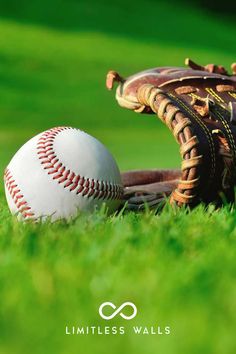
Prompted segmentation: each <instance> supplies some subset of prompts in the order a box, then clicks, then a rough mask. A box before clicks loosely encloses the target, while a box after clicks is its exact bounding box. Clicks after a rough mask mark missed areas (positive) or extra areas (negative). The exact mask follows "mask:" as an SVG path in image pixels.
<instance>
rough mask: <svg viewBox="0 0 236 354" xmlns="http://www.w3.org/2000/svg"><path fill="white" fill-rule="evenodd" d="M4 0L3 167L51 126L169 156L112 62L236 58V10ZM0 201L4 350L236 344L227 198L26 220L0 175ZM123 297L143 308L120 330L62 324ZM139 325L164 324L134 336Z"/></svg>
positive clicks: (137, 159)
mask: <svg viewBox="0 0 236 354" xmlns="http://www.w3.org/2000/svg"><path fill="white" fill-rule="evenodd" d="M150 9H152V11H150ZM0 10H1V11H0V14H1V16H2V17H1V20H0V33H1V36H0V121H1V131H0V170H1V173H3V169H4V167H5V166H6V164H7V163H8V161H9V159H10V158H11V156H12V155H13V154H14V152H15V151H16V150H17V149H18V148H19V147H20V145H21V144H22V143H23V142H25V141H26V140H27V139H29V138H30V137H31V136H32V135H34V134H36V133H38V132H40V131H42V130H45V129H47V128H50V127H53V126H57V125H71V126H75V127H79V128H82V129H84V130H86V131H87V132H88V133H90V134H92V135H94V136H96V137H97V138H98V139H100V140H101V141H102V142H103V143H104V144H105V145H106V146H107V147H108V148H109V150H110V151H111V152H112V153H113V154H114V156H115V157H116V159H117V161H118V164H119V166H120V168H121V169H122V170H125V169H130V168H143V167H147V168H148V167H149V168H152V167H161V168H169V167H177V166H178V164H179V156H178V149H177V146H176V145H175V142H174V140H173V139H172V137H171V136H170V134H169V132H168V130H167V129H166V128H165V127H164V126H162V124H161V123H160V122H158V121H157V120H156V119H155V117H147V116H141V115H138V114H135V113H133V112H128V111H126V110H122V109H121V108H119V107H118V106H117V105H116V103H115V100H114V93H110V92H107V91H106V90H105V87H104V79H105V75H106V72H107V71H108V70H109V69H115V70H118V71H119V72H120V73H121V74H122V75H128V74H132V73H134V72H136V71H138V70H143V69H145V68H147V67H154V66H161V65H182V64H183V60H184V58H185V57H187V56H189V57H191V58H193V59H195V60H196V61H198V62H200V63H204V64H206V63H208V62H217V63H218V64H224V65H225V66H226V67H227V68H229V66H230V63H231V62H233V61H235V60H236V58H235V34H236V28H235V24H234V23H233V22H229V23H227V21H226V19H225V20H224V18H223V19H222V18H221V19H220V20H219V18H217V17H215V18H214V17H212V15H211V14H209V13H208V14H207V13H203V12H202V11H200V10H199V9H197V8H196V9H193V8H187V9H184V8H181V7H180V8H178V7H177V3H176V2H175V7H174V4H169V5H166V4H164V3H160V2H154V1H147V2H145V5H144V4H139V3H138V2H136V5H135V6H134V5H133V4H132V3H129V4H126V3H125V2H123V1H121V2H119V6H118V5H115V3H114V4H113V5H112V4H111V3H110V2H108V1H105V0H103V1H101V2H100V1H99V2H97V3H96V2H95V1H94V2H91V3H90V4H88V3H87V2H86V1H81V2H76V1H69V2H67V1H62V0H61V1H59V2H56V1H51V7H50V6H48V2H46V1H40V2H39V1H37V0H35V1H31V2H29V1H27V0H24V1H22V5H21V8H19V6H18V3H17V2H16V3H15V6H14V2H11V5H10V3H9V2H4V1H3V2H1V5H0ZM159 14H161V16H160V15H159ZM0 208H1V212H0V289H1V290H0V304H1V306H0V353H1V354H2V353H3V354H10V353H32V352H34V353H35V354H38V353H44V354H47V353H50V354H52V353H58V354H68V353H72V354H74V353H104V352H105V349H106V348H109V352H111V353H114V354H116V353H117V354H118V353H121V352H125V353H126V352H127V353H130V354H131V353H135V354H139V353H143V352H145V353H147V354H149V353H150V354H151V353H154V352H155V353H165V354H168V353H174V354H178V353H189V354H190V353H191V354H192V353H193V354H194V353H196V354H199V353H202V354H204V353H214V354H218V353H219V354H220V353H224V354H226V353H235V350H236V348H235V346H236V345H235V329H236V320H235V312H236V300H235V295H236V285H235V284H236V283H235V278H236V262H235V259H236V213H235V211H230V210H228V209H227V208H224V209H223V210H221V211H213V209H211V208H210V209H209V210H208V211H207V212H206V211H204V210H203V208H202V207H200V208H198V209H197V210H195V211H194V212H192V213H191V215H186V214H185V213H184V212H178V213H176V214H175V213H174V212H173V211H171V210H169V209H167V210H165V211H164V212H163V213H162V214H161V215H159V216H154V215H152V214H150V213H148V212H147V213H146V214H144V215H134V214H129V215H124V216H122V215H120V216H118V217H110V218H106V217H105V216H104V215H103V214H102V213H100V214H97V215H92V216H89V217H88V216H81V217H80V218H78V220H76V221H75V222H74V223H73V224H71V225H65V224H55V225H37V226H34V225H21V224H18V223H17V222H16V221H15V220H14V219H13V218H12V217H11V216H10V215H9V212H8V209H7V206H6V202H5V198H4V192H3V185H2V184H1V187H0ZM127 300H131V301H133V302H134V303H135V304H136V305H137V307H138V316H137V317H136V318H135V319H134V320H133V321H132V323H131V321H130V322H129V323H128V324H127V322H126V324H125V326H126V327H127V333H126V334H125V335H123V336H101V335H96V336H94V337H91V336H84V337H82V336H66V335H65V326H66V325H69V326H72V325H75V326H78V325H84V326H86V325H92V324H95V325H100V326H104V321H102V320H101V319H99V316H98V307H99V305H100V304H101V303H102V302H104V301H113V302H114V303H116V304H117V305H119V304H121V303H122V302H124V301H127ZM111 324H112V325H117V326H123V325H124V321H123V320H122V319H121V318H120V317H119V316H118V317H116V319H114V320H113V321H112V322H111ZM134 324H136V325H138V324H140V325H141V324H142V325H156V326H157V325H160V326H162V327H164V326H166V325H169V326H171V329H172V332H171V335H169V336H161V335H159V336H157V335H156V336H155V335H152V336H151V335H150V336H147V335H146V336H145V335H143V336H135V335H133V334H131V332H130V328H131V327H132V325H134ZM104 348H105V349H104ZM107 351H108V350H107Z"/></svg>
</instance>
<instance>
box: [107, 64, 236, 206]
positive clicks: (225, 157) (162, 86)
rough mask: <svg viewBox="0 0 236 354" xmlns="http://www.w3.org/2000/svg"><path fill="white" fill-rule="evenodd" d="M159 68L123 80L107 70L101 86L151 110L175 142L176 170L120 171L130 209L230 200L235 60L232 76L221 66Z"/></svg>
mask: <svg viewBox="0 0 236 354" xmlns="http://www.w3.org/2000/svg"><path fill="white" fill-rule="evenodd" d="M185 64H186V65H187V66H188V68H182V67H159V68H154V69H150V70H146V71H143V72H140V73H138V74H135V75H133V76H130V77H128V78H127V79H123V78H122V77H121V76H120V75H119V74H118V73H117V72H115V71H110V72H109V73H108V74H107V81H106V85H107V88H108V89H112V87H113V84H114V82H118V83H119V85H118V87H117V90H116V99H117V101H118V103H119V105H120V106H122V107H125V108H128V109H131V110H134V111H135V112H138V113H147V114H156V115H157V116H158V117H159V118H160V119H161V120H162V122H163V123H165V124H166V125H167V127H168V128H169V129H170V131H171V132H172V134H173V136H174V138H175V139H176V141H177V143H178V144H179V146H180V155H181V158H182V163H181V169H180V170H167V171H166V170H152V171H129V172H125V173H123V174H122V177H123V183H124V187H125V193H124V198H125V200H127V201H128V207H129V208H130V209H134V210H136V209H142V208H143V207H144V205H145V203H147V204H148V205H149V206H150V207H157V206H158V205H160V203H161V202H162V201H164V200H166V197H168V196H170V198H168V200H169V201H170V203H171V204H175V205H177V206H179V207H180V206H183V205H185V206H189V207H194V206H196V205H197V204H199V203H200V202H204V203H206V204H208V203H212V202H213V203H215V204H216V205H220V204H222V203H223V202H225V201H227V202H231V203H232V202H233V201H234V197H235V196H234V194H235V193H234V186H235V184H236V168H235V166H236V164H235V163H236V64H232V72H233V73H232V75H230V74H228V72H227V71H226V70H225V69H224V68H223V67H222V66H216V65H213V64H209V65H206V66H200V65H198V64H196V63H194V62H193V61H191V60H189V59H186V61H185Z"/></svg>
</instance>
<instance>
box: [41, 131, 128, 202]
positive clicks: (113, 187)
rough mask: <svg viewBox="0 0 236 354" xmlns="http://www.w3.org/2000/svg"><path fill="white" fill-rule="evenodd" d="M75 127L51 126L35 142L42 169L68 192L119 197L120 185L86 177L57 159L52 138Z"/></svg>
mask: <svg viewBox="0 0 236 354" xmlns="http://www.w3.org/2000/svg"><path fill="white" fill-rule="evenodd" d="M70 129H75V128H71V127H58V128H52V129H50V130H48V131H46V132H45V133H43V134H42V135H41V137H40V138H39V141H38V144H37V150H38V152H37V154H38V158H39V159H40V162H41V165H42V166H43V169H44V170H46V171H47V173H48V175H50V176H51V177H52V179H53V180H55V181H57V183H59V184H62V185H63V187H64V188H66V189H68V190H69V191H70V192H72V191H73V192H74V193H76V194H80V195H82V196H83V197H85V196H86V197H88V198H93V199H110V200H114V199H121V197H122V195H123V187H122V186H121V185H118V184H115V183H111V182H107V181H102V180H95V179H91V178H86V177H84V176H81V175H78V174H76V173H75V172H73V171H71V170H69V169H68V168H67V167H66V166H64V165H63V163H62V162H60V161H59V159H58V157H57V154H56V152H55V150H54V147H53V145H54V140H55V138H56V136H57V135H58V134H60V133H61V132H62V131H65V130H70Z"/></svg>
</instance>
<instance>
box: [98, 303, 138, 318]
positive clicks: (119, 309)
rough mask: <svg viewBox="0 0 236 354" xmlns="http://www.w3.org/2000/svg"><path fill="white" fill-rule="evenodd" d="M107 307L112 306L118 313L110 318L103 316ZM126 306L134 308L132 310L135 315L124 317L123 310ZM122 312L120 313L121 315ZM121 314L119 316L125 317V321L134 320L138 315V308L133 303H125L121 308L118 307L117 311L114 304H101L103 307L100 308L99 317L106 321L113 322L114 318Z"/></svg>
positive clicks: (115, 312)
mask: <svg viewBox="0 0 236 354" xmlns="http://www.w3.org/2000/svg"><path fill="white" fill-rule="evenodd" d="M106 306H110V307H112V308H113V309H114V310H116V311H114V312H113V313H112V314H111V315H110V316H105V315H104V314H103V309H104V307H106ZM126 306H130V307H132V309H133V313H132V315H130V316H126V315H124V314H123V313H122V312H121V311H122V310H123V308H124V307H126ZM119 312H120V313H119ZM118 313H119V315H120V316H121V317H123V318H124V319H125V320H132V318H134V317H135V316H136V315H137V307H136V306H135V305H134V304H133V303H132V302H128V301H127V302H124V303H123V304H122V305H120V307H118V308H117V309H116V306H115V305H114V304H113V303H112V302H109V301H108V302H103V304H101V306H100V307H99V315H100V316H101V317H102V318H103V319H104V320H111V319H112V318H114V317H115V316H116V315H117V314H118Z"/></svg>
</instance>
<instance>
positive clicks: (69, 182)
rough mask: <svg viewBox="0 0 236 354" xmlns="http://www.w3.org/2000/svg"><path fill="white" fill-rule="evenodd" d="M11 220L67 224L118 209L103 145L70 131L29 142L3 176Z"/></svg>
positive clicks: (114, 170)
mask: <svg viewBox="0 0 236 354" xmlns="http://www.w3.org/2000/svg"><path fill="white" fill-rule="evenodd" d="M4 182H5V192H6V198H7V202H8V205H9V208H10V210H11V212H12V214H17V217H18V219H19V220H28V219H31V220H35V221H36V220H42V221H44V220H46V219H48V218H49V219H50V220H51V221H55V220H59V219H66V220H70V219H73V218H74V217H76V215H78V211H91V212H92V211H94V210H95V209H98V208H100V207H101V205H102V204H103V203H105V205H106V206H107V207H108V210H109V212H113V211H115V210H116V209H117V208H118V206H119V205H120V200H121V196H122V193H123V187H122V182H121V176H120V172H119V168H118V166H117V164H116V162H115V160H114V158H113V157H112V155H111V154H110V153H109V151H108V150H107V149H106V148H105V146H104V145H103V144H101V143H100V142H99V141H98V140H97V139H95V138H94V137H92V136H91V135H88V134H87V133H85V132H83V131H81V130H79V129H75V128H71V127H57V128H52V129H49V130H47V131H45V132H43V133H41V134H38V135H37V136H35V137H33V138H32V139H30V140H29V141H28V142H27V143H26V144H24V145H23V146H22V147H21V148H20V149H19V150H18V151H17V153H16V154H15V155H14V157H13V158H12V160H11V161H10V163H9V165H8V166H7V168H6V170H5V174H4Z"/></svg>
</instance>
